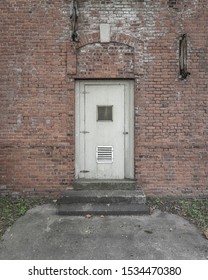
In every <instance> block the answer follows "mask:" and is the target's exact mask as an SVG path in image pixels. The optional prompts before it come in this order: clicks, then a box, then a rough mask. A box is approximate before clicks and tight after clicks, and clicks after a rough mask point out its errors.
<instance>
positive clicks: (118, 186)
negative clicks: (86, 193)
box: [73, 179, 138, 190]
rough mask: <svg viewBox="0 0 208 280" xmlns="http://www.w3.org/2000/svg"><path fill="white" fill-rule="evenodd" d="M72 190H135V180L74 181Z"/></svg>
mask: <svg viewBox="0 0 208 280" xmlns="http://www.w3.org/2000/svg"><path fill="white" fill-rule="evenodd" d="M73 188H74V190H86V189H87V190H135V189H137V188H138V186H137V183H136V181H135V180H81V179H79V180H76V181H74V183H73Z"/></svg>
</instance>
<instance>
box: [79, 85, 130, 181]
mask: <svg viewBox="0 0 208 280" xmlns="http://www.w3.org/2000/svg"><path fill="white" fill-rule="evenodd" d="M102 84H103V85H123V86H124V88H125V93H124V99H125V106H124V115H125V117H124V127H125V131H124V168H125V170H124V176H125V178H124V179H134V81H133V80H77V81H76V82H75V179H80V178H82V176H80V175H81V173H80V172H81V171H83V170H84V169H83V168H84V161H83V160H82V159H81V156H80V155H81V154H82V153H83V147H84V137H83V134H82V135H81V134H80V131H82V130H83V124H82V123H83V122H82V121H81V119H80V107H81V102H82V101H81V98H80V96H81V94H87V93H83V92H84V88H85V85H102ZM83 157H84V156H83Z"/></svg>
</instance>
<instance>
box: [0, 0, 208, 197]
mask: <svg viewBox="0 0 208 280" xmlns="http://www.w3.org/2000/svg"><path fill="white" fill-rule="evenodd" d="M70 2H71V1H70V0H54V1H50V0H42V1H41V0H29V1H28V0H27V1H26V0H22V1H19V0H11V1H10V0H5V1H0V101H1V102H0V106H1V110H0V192H1V193H3V194H5V193H8V192H11V193H13V194H18V193H21V194H26V195H48V194H50V195H56V194H59V193H60V191H62V190H63V189H65V188H66V187H71V183H72V181H73V180H74V145H75V143H74V118H75V115H74V80H75V79H80V78H93V79H95V78H125V79H127V78H131V79H134V80H135V177H136V178H137V180H138V182H139V184H140V185H141V186H142V187H143V189H144V191H145V193H146V194H147V195H186V196H187V195H190V196H193V195H199V196H200V195H208V148H207V144H208V96H207V94H208V89H207V84H208V82H207V81H208V66H207V65H208V55H207V54H208V44H207V39H208V38H207V34H208V26H207V18H208V3H207V1H206V0H189V1H188V0H183V1H182V0H174V1H172V0H169V1H168V0H159V1H150V0H140V1H139V0H129V1H127V0H124V1H122V0H114V1H113V0H108V1H101V0H98V1H94V0H78V1H77V2H78V8H79V20H78V32H79V42H78V43H76V42H71V38H70V32H71V24H70V19H69V14H70ZM101 23H109V24H110V28H111V40H110V42H109V43H101V42H100V36H99V25H100V24H101ZM184 33H186V34H187V40H188V70H189V72H190V73H191V75H190V76H188V77H187V79H186V80H183V81H182V80H180V79H179V76H178V75H179V66H178V54H179V50H178V46H179V38H180V36H181V35H182V34H184Z"/></svg>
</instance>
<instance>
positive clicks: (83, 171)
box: [80, 170, 90, 173]
mask: <svg viewBox="0 0 208 280" xmlns="http://www.w3.org/2000/svg"><path fill="white" fill-rule="evenodd" d="M80 172H81V173H88V172H90V171H89V170H80Z"/></svg>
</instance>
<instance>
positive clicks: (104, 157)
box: [96, 146, 113, 163]
mask: <svg viewBox="0 0 208 280" xmlns="http://www.w3.org/2000/svg"><path fill="white" fill-rule="evenodd" d="M96 159H97V163H112V162H113V147H112V146H98V147H97V148H96Z"/></svg>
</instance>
